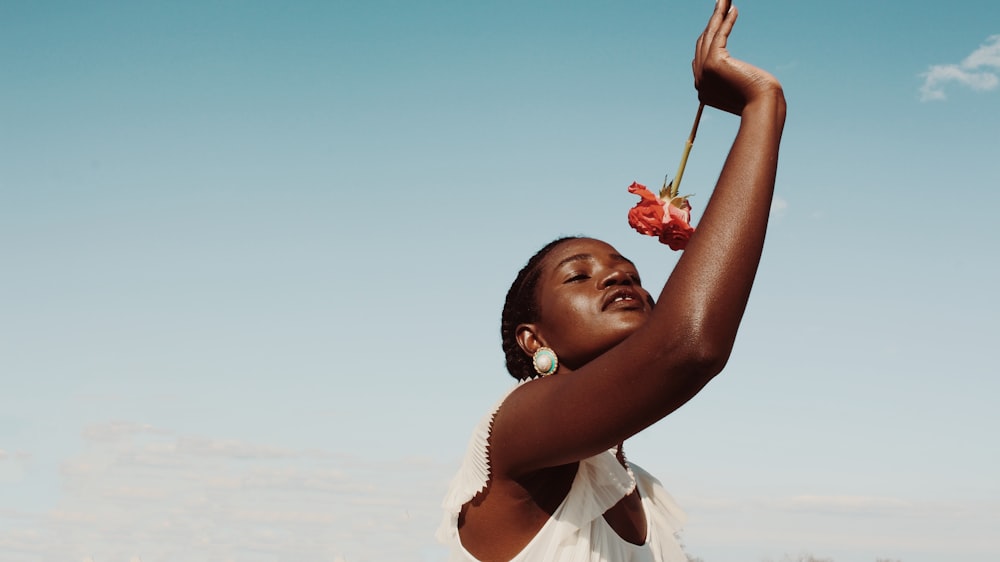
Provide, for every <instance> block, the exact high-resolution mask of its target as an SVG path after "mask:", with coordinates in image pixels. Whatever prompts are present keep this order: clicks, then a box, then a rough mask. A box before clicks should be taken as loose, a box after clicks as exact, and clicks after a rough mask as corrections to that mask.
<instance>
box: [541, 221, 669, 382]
mask: <svg viewBox="0 0 1000 562" xmlns="http://www.w3.org/2000/svg"><path fill="white" fill-rule="evenodd" d="M537 291H538V292H537V298H538V305H539V310H540V319H539V320H538V322H536V323H535V324H534V327H535V330H536V335H537V336H538V337H539V339H540V340H541V341H543V342H544V344H545V345H547V346H548V347H551V348H552V349H553V350H555V352H556V354H557V355H558V356H559V362H560V364H562V365H565V366H566V367H568V368H569V369H577V368H579V367H580V366H582V365H584V364H586V363H587V362H589V361H590V360H592V359H594V358H595V357H597V356H598V355H600V354H602V353H604V352H605V351H607V350H609V349H611V348H612V347H614V346H615V345H617V344H618V343H620V342H621V341H622V340H624V339H625V338H627V337H628V336H629V335H631V334H632V333H633V332H635V330H636V329H638V328H639V327H640V326H642V325H643V324H644V323H645V322H646V318H647V317H648V316H649V313H650V312H651V311H652V309H653V299H652V297H650V295H649V293H648V292H647V291H646V290H645V289H643V288H642V285H641V283H640V280H639V273H638V271H637V270H636V268H635V264H633V263H632V262H631V261H629V260H628V259H626V258H624V257H622V256H621V255H620V254H619V253H618V251H617V250H615V249H614V248H613V247H611V246H610V245H609V244H606V243H604V242H601V241H600V240H594V239H591V238H579V239H574V240H567V241H566V242H564V243H562V244H559V245H558V246H556V248H554V249H553V250H552V251H551V252H550V253H549V254H548V255H547V256H546V257H545V259H544V260H543V261H542V264H541V275H540V277H539V279H538V286H537Z"/></svg>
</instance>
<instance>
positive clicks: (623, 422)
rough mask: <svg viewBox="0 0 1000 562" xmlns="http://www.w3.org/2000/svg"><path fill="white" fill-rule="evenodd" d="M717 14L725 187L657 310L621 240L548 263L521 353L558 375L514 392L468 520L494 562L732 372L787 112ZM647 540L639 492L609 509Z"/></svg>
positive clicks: (700, 51) (712, 90) (775, 86)
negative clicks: (599, 469) (540, 357)
mask: <svg viewBox="0 0 1000 562" xmlns="http://www.w3.org/2000/svg"><path fill="white" fill-rule="evenodd" d="M725 4H726V2H720V3H719V4H717V6H716V10H715V12H714V13H713V14H712V17H711V18H710V20H709V22H708V25H707V26H706V28H705V31H704V32H703V33H702V34H701V36H700V37H699V38H698V41H697V44H696V48H695V56H694V60H693V61H692V70H693V73H694V79H695V87H696V88H697V89H698V95H699V99H700V100H701V101H702V102H704V103H705V104H706V105H708V106H710V107H714V108H717V109H721V110H723V111H727V112H729V113H732V114H735V115H739V116H740V127H739V130H738V132H737V134H736V138H735V140H734V141H733V146H732V148H731V150H730V152H729V155H728V157H727V159H726V162H725V164H724V166H723V169H722V172H721V173H720V175H719V179H718V182H717V184H716V187H715V190H714V192H713V194H712V197H711V199H710V201H709V202H708V204H707V206H706V208H705V211H704V214H703V215H702V218H701V220H700V221H699V223H698V229H697V231H696V232H695V234H694V235H693V236H692V238H691V240H690V242H689V243H688V245H687V248H686V249H685V250H684V253H683V254H682V255H681V258H680V259H679V260H678V262H677V265H676V267H675V268H674V270H673V272H672V273H671V275H670V278H669V279H668V280H667V282H666V283H665V284H664V286H663V288H662V290H661V291H660V293H659V296H658V298H657V299H656V302H657V304H656V306H655V307H654V306H653V305H652V300H651V299H650V295H649V293H648V292H647V291H646V290H645V289H643V288H642V285H641V283H640V278H639V277H638V272H637V270H636V268H635V266H634V265H633V264H632V263H631V262H630V261H628V260H627V259H625V258H624V257H622V256H620V255H619V254H618V252H617V251H616V250H615V249H614V248H613V247H612V246H610V245H608V244H606V243H604V242H601V241H598V240H593V239H576V240H568V241H565V242H563V243H561V244H560V245H559V246H557V247H556V248H555V249H554V250H553V251H552V252H551V253H550V254H549V255H548V256H547V257H546V258H545V260H544V261H543V263H542V273H541V277H540V278H539V283H538V287H537V298H538V302H539V305H540V317H539V319H538V320H537V321H536V322H533V323H530V324H522V325H520V326H519V327H518V329H517V340H518V343H519V344H520V347H521V348H522V349H523V351H524V353H526V354H528V355H531V354H532V353H533V352H534V351H535V350H536V349H538V347H540V346H543V345H544V346H547V347H550V348H552V349H553V350H554V351H555V352H556V353H557V354H558V356H559V370H558V372H557V373H556V374H554V375H551V376H547V377H544V378H541V379H538V380H534V381H531V382H528V383H526V384H523V385H521V386H520V387H518V388H517V389H516V390H515V391H514V392H512V393H511V394H510V396H508V397H507V399H506V400H505V401H504V402H503V404H502V405H501V407H500V409H499V411H498V412H497V415H496V417H495V418H494V422H493V426H492V430H491V434H490V447H489V455H490V459H489V460H490V468H491V471H490V482H489V486H488V487H487V488H486V490H485V491H484V492H483V493H481V494H479V495H478V496H477V497H475V498H474V499H473V500H472V501H470V502H469V503H468V504H466V505H465V506H464V508H463V510H462V513H461V516H460V519H459V534H460V537H461V540H462V544H463V545H464V546H465V548H466V549H467V550H468V551H469V552H470V553H472V554H473V555H474V556H476V558H478V559H479V560H482V561H484V562H488V561H504V560H510V559H511V558H512V557H513V556H515V555H516V554H517V553H518V552H520V551H521V550H522V549H523V548H524V546H525V545H526V544H527V543H528V541H530V540H531V538H532V537H533V536H534V535H535V534H536V533H537V532H538V530H539V529H540V528H541V527H542V525H544V523H545V521H546V520H547V519H548V518H549V516H550V515H551V514H552V513H553V512H554V511H555V509H556V508H557V507H558V505H559V504H560V503H561V502H562V501H563V499H564V498H565V497H566V494H567V493H568V491H569V488H570V485H571V484H572V481H573V477H574V476H575V473H576V469H577V466H578V462H579V461H580V460H582V459H585V458H589V457H591V456H593V455H595V454H598V453H600V452H603V451H606V450H608V449H610V448H612V447H614V446H616V445H618V444H620V443H622V442H623V441H624V440H625V439H627V438H628V437H630V436H632V435H635V434H636V433H638V432H639V431H641V430H642V429H644V428H646V427H648V426H650V425H651V424H653V423H655V422H656V421H658V420H660V419H662V418H663V417H665V416H667V415H668V414H670V413H671V412H673V411H674V410H676V409H677V408H679V407H680V406H682V405H683V404H684V403H686V402H687V401H688V400H690V399H691V398H692V397H693V396H694V395H695V394H697V393H698V392H699V391H700V390H701V389H702V388H703V387H704V386H705V385H706V384H707V383H708V382H709V381H710V380H711V379H712V378H713V377H715V376H716V375H717V374H718V373H719V372H720V371H721V370H722V368H723V367H724V366H725V364H726V361H727V360H728V358H729V354H730V352H731V351H732V347H733V343H734V341H735V338H736V333H737V330H738V328H739V324H740V320H741V318H742V316H743V312H744V310H745V308H746V303H747V299H748V298H749V295H750V289H751V287H752V285H753V280H754V276H755V274H756V271H757V265H758V263H759V260H760V255H761V251H762V248H763V243H764V234H765V231H766V228H767V217H768V212H769V209H770V204H771V198H772V193H773V189H774V179H775V172H776V168H777V161H778V147H779V144H780V140H781V132H782V128H783V126H784V118H785V100H784V95H783V93H782V89H781V85H780V84H779V83H778V81H777V80H776V79H775V78H774V77H773V76H771V75H770V74H768V73H767V72H765V71H763V70H760V69H758V68H756V67H754V66H752V65H750V64H747V63H745V62H742V61H739V60H737V59H734V58H732V57H731V56H730V55H729V52H728V51H727V49H726V41H727V39H728V36H729V33H730V31H731V30H732V27H733V24H734V23H735V21H736V18H737V10H736V9H735V8H734V9H732V10H731V11H728V12H727V11H726V8H725ZM605 519H606V520H607V521H608V523H609V524H610V525H611V527H612V528H613V529H614V530H615V531H616V532H617V533H618V535H619V536H620V537H621V538H622V539H624V540H626V541H629V542H632V543H636V544H641V543H643V542H644V541H645V539H646V530H647V522H646V519H645V514H644V512H643V510H642V508H641V504H640V499H639V497H638V495H637V493H633V494H631V495H629V496H626V497H625V498H623V499H622V500H621V501H620V502H619V503H618V504H616V505H615V506H614V507H612V508H611V509H610V510H608V511H607V512H606V513H605Z"/></svg>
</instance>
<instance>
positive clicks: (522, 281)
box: [500, 236, 579, 380]
mask: <svg viewBox="0 0 1000 562" xmlns="http://www.w3.org/2000/svg"><path fill="white" fill-rule="evenodd" d="M578 239H579V237H577V236H567V237H564V238H556V239H555V240H553V241H551V242H549V243H548V244H546V245H545V246H543V247H542V249H541V250H538V251H537V252H535V255H533V256H531V259H529V260H528V263H526V264H524V267H522V268H521V271H519V272H518V273H517V277H516V278H515V279H514V283H512V284H511V286H510V289H508V290H507V300H506V301H504V305H503V313H502V314H501V315H500V342H501V345H502V346H503V353H504V356H505V357H506V359H507V372H509V373H510V375H511V376H512V377H514V378H515V379H518V380H524V379H526V378H529V377H533V376H535V374H536V373H535V368H534V367H533V366H532V364H531V358H530V357H528V354H526V353H525V352H524V350H523V349H521V346H520V345H518V343H517V327H518V326H519V325H520V324H527V323H529V322H535V321H537V320H538V317H539V314H540V312H541V311H540V309H539V306H538V294H537V288H538V278H539V277H541V274H542V270H541V267H540V266H541V263H542V260H544V259H545V256H547V255H549V252H551V251H552V250H553V249H554V248H555V247H556V246H558V245H559V244H561V243H563V242H565V241H567V240H578Z"/></svg>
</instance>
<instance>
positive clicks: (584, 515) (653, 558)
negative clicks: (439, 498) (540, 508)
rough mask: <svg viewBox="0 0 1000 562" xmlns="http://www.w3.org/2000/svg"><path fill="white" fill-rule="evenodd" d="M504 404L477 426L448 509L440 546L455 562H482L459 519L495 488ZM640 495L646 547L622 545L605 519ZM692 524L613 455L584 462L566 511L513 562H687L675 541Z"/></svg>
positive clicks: (639, 472)
mask: <svg viewBox="0 0 1000 562" xmlns="http://www.w3.org/2000/svg"><path fill="white" fill-rule="evenodd" d="M528 382H530V381H528ZM520 384H526V382H523V383H520ZM520 384H519V385H518V386H520ZM514 388H517V386H515V387H514ZM511 392H513V389H512V390H511ZM509 395H510V392H508V393H507V395H505V396H504V399H506V398H507V396H509ZM502 403H503V400H501V401H500V402H499V403H498V404H497V405H496V407H494V408H493V410H492V411H491V412H490V413H489V414H488V415H487V416H484V417H483V419H482V420H481V421H480V422H479V424H478V425H477V426H476V428H475V430H474V431H473V433H472V437H471V439H470V440H469V447H468V449H467V450H466V453H465V458H464V459H463V461H462V465H461V467H460V468H459V471H458V473H457V474H456V475H455V477H454V478H453V479H452V482H451V486H450V487H449V489H448V493H447V494H446V495H445V499H444V501H443V502H442V507H443V508H444V512H445V513H444V519H443V520H442V522H441V526H440V527H439V528H438V531H437V539H438V540H439V541H440V542H442V543H444V544H445V545H447V546H448V547H449V548H450V549H451V557H450V558H449V560H450V561H451V562H476V558H475V557H474V556H472V555H471V554H470V553H469V552H468V551H466V550H465V548H464V547H463V546H462V541H461V539H460V538H459V535H458V514H459V512H460V511H461V509H462V506H463V505H464V504H465V503H467V502H468V501H469V500H471V499H472V498H473V497H475V495H476V494H478V493H479V492H480V491H481V490H483V489H484V488H485V487H486V486H487V484H488V483H489V479H490V466H489V457H488V452H487V448H486V447H487V444H488V441H489V437H490V429H491V428H492V425H493V418H494V416H495V415H496V412H497V411H498V410H499V408H500V404H502ZM636 488H638V490H639V495H640V497H641V498H642V505H643V507H644V509H645V513H646V528H647V537H646V542H645V543H644V544H642V545H635V544H632V543H630V542H628V541H626V540H624V539H622V538H621V537H619V536H618V534H617V533H615V531H614V529H612V528H611V526H610V525H608V523H607V521H605V520H604V517H603V515H604V512H605V511H607V510H608V509H610V508H611V507H612V506H614V505H615V504H616V503H618V501H619V500H621V499H622V498H623V497H625V496H626V495H627V494H629V493H630V492H632V490H634V489H636ZM685 519H686V517H685V515H684V512H683V511H681V509H680V507H679V506H678V505H677V503H676V502H675V501H674V499H673V498H672V497H671V496H670V494H668V493H667V491H666V490H664V489H663V486H662V485H661V484H660V482H659V480H657V479H656V478H654V477H653V476H652V475H650V474H649V473H648V472H646V471H645V470H643V469H641V468H639V467H638V466H635V465H634V464H630V468H628V469H626V468H625V467H623V466H622V465H621V463H619V462H618V459H617V458H616V457H615V453H614V450H613V449H612V450H610V451H606V452H604V453H600V454H598V455H595V456H593V457H590V458H588V459H584V460H582V461H580V466H579V468H578V469H577V472H576V477H575V478H574V480H573V484H572V486H571V487H570V491H569V493H568V494H567V495H566V498H565V499H564V500H563V502H562V504H560V505H559V507H558V508H557V509H556V511H555V512H554V513H553V514H552V517H550V518H549V520H548V521H547V522H546V523H545V525H543V526H542V528H541V529H540V530H539V531H538V533H537V534H536V535H535V536H534V538H532V539H531V541H530V542H529V543H528V544H527V545H526V546H525V547H524V549H522V550H521V552H520V553H518V554H517V556H515V557H514V558H512V559H511V562H536V561H537V562H542V561H544V562H687V556H686V555H685V554H684V551H683V549H681V546H680V543H679V542H678V540H677V536H676V533H677V532H678V531H680V529H681V527H682V526H683V524H684V521H685Z"/></svg>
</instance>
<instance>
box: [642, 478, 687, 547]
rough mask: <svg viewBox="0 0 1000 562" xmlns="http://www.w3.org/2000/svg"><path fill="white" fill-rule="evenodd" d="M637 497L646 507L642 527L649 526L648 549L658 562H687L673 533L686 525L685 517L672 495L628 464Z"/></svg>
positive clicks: (655, 480)
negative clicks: (656, 554)
mask: <svg viewBox="0 0 1000 562" xmlns="http://www.w3.org/2000/svg"><path fill="white" fill-rule="evenodd" d="M629 466H630V467H631V470H632V473H633V474H634V475H635V479H636V485H637V486H638V488H639V494H640V495H641V496H642V501H643V503H644V504H645V505H646V525H647V526H648V527H649V540H650V547H651V548H652V550H653V552H656V553H658V555H659V558H657V560H661V561H662V562H688V557H687V554H685V553H684V549H683V548H681V544H680V541H679V540H678V539H677V534H678V533H680V531H681V529H682V528H683V527H684V524H685V523H686V522H687V515H686V514H685V513H684V510H682V509H681V507H680V505H678V504H677V501H675V500H674V498H673V496H671V495H670V493H669V492H667V490H666V489H664V488H663V484H661V483H660V481H659V480H658V479H656V478H655V477H654V476H653V475H652V474H650V473H648V472H646V471H645V470H643V469H642V467H640V466H638V465H635V464H631V463H630V465H629Z"/></svg>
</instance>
